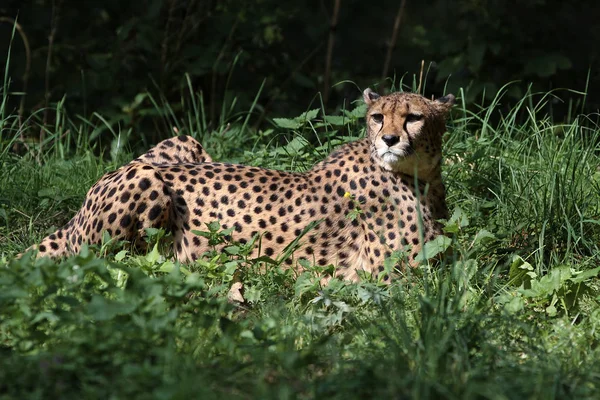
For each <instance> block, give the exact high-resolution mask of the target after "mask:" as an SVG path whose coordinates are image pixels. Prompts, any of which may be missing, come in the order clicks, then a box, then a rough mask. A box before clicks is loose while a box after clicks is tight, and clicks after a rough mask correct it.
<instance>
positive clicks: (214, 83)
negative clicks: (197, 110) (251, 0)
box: [210, 18, 240, 121]
mask: <svg viewBox="0 0 600 400" xmlns="http://www.w3.org/2000/svg"><path fill="white" fill-rule="evenodd" d="M239 22H240V19H239V18H237V19H236V20H235V22H234V23H233V25H232V26H231V30H230V31H229V36H227V39H226V40H225V43H223V47H221V51H220V52H219V55H218V56H217V59H216V60H215V63H214V64H213V68H212V83H211V90H210V120H211V121H214V119H215V113H216V109H215V108H216V99H215V97H217V71H216V70H217V66H218V65H219V63H220V62H221V59H222V58H223V57H224V56H225V49H226V48H227V46H228V45H229V42H231V38H232V37H233V34H234V32H235V31H236V29H237V26H238V23H239Z"/></svg>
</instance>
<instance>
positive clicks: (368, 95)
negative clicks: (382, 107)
mask: <svg viewBox="0 0 600 400" xmlns="http://www.w3.org/2000/svg"><path fill="white" fill-rule="evenodd" d="M380 97H381V96H380V95H379V94H377V93H376V92H374V91H372V90H371V88H366V89H365V91H364V92H363V100H364V101H365V103H367V105H368V106H370V105H371V104H373V103H375V101H376V100H377V99H379V98H380Z"/></svg>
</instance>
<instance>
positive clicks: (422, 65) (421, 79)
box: [417, 60, 425, 93]
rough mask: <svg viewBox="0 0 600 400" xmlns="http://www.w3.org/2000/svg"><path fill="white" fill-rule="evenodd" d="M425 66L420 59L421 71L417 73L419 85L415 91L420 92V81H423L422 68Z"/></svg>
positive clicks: (423, 61)
mask: <svg viewBox="0 0 600 400" xmlns="http://www.w3.org/2000/svg"><path fill="white" fill-rule="evenodd" d="M424 68H425V60H421V72H420V73H419V87H418V88H417V93H421V83H423V69H424Z"/></svg>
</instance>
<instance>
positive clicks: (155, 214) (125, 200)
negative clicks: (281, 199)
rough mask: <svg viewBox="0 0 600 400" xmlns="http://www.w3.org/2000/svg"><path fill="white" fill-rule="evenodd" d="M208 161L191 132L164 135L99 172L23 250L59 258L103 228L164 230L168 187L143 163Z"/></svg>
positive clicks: (118, 235)
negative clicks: (60, 222)
mask: <svg viewBox="0 0 600 400" xmlns="http://www.w3.org/2000/svg"><path fill="white" fill-rule="evenodd" d="M211 161H212V158H211V157H210V155H209V154H208V153H207V152H206V151H204V149H203V148H202V145H201V144H200V143H199V142H198V141H197V140H195V139H194V138H192V137H191V136H185V135H182V136H178V137H174V138H171V139H166V140H163V141H162V142H160V143H158V144H157V145H156V146H154V147H153V148H151V149H150V150H148V152H146V153H145V154H143V155H141V156H140V157H138V158H137V159H135V160H133V161H132V162H131V163H129V164H127V165H125V166H123V167H121V168H120V169H119V170H117V171H115V172H112V173H109V174H106V175H104V176H103V177H102V178H101V179H100V180H99V181H98V182H97V183H96V184H95V185H94V186H92V188H91V189H90V190H89V192H88V193H87V196H86V198H85V201H84V203H83V206H82V208H81V209H80V210H79V212H78V213H77V214H76V215H75V217H74V218H73V219H72V220H71V221H69V223H68V224H67V225H65V226H64V227H63V228H60V229H58V230H57V231H56V232H54V233H52V234H51V235H49V236H47V237H46V238H44V239H43V240H42V241H41V243H40V244H39V245H34V246H31V247H30V248H28V249H27V250H26V251H29V250H33V249H37V250H38V256H49V257H62V256H66V255H69V254H73V253H77V252H79V250H80V248H81V245H82V244H83V243H89V244H99V243H100V242H101V241H102V232H103V231H107V232H108V233H109V234H110V235H111V237H113V238H115V239H117V240H123V239H126V240H135V239H136V238H140V237H142V236H144V235H145V229H146V228H150V227H154V228H157V227H162V228H167V229H168V228H169V226H168V225H169V224H170V221H169V217H170V214H171V212H172V211H171V197H172V193H171V190H170V188H169V187H168V186H167V185H165V182H163V181H162V177H161V176H160V174H158V173H157V172H156V171H154V168H153V167H152V166H150V165H144V164H177V163H203V162H211ZM142 163H144V164H142ZM134 170H135V171H137V170H139V171H140V173H139V174H136V173H135V172H132V171H134ZM130 174H131V175H130ZM121 181H126V183H121ZM146 186H147V188H146ZM113 189H114V190H113ZM145 191H147V194H144V193H143V192H145ZM132 207H133V208H132ZM18 257H20V255H19V256H18Z"/></svg>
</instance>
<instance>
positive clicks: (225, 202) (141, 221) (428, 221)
mask: <svg viewBox="0 0 600 400" xmlns="http://www.w3.org/2000/svg"><path fill="white" fill-rule="evenodd" d="M363 99H364V101H365V103H366V104H367V113H366V117H365V118H366V137H365V138H364V139H360V140H357V141H355V142H352V143H348V144H345V145H343V146H341V147H339V148H338V149H337V150H336V151H334V152H333V153H332V154H330V155H329V157H327V158H326V159H325V160H324V161H322V162H320V163H318V164H316V165H315V166H314V167H313V168H312V169H311V170H309V171H307V172H305V173H296V172H286V171H279V170H269V169H263V168H258V167H252V166H245V165H236V164H230V163H220V162H212V160H211V158H210V156H209V155H208V154H207V153H206V152H205V151H204V150H203V148H202V146H201V145H200V144H199V143H198V142H197V141H195V140H194V139H193V138H191V137H189V136H179V137H177V138H172V139H167V140H165V141H163V142H161V143H160V144H159V145H158V146H156V147H155V148H153V149H151V150H150V151H148V153H146V154H145V155H143V156H141V157H139V158H137V159H135V160H133V161H132V162H130V163H129V164H127V165H125V166H123V167H121V168H120V169H118V170H117V171H115V172H111V173H108V174H107V175H105V176H104V177H102V178H101V179H100V180H99V181H98V182H97V183H96V184H95V185H94V186H93V187H92V188H91V189H90V191H89V192H88V193H87V196H86V199H85V201H84V203H83V206H82V208H81V209H80V210H79V212H78V213H77V214H76V215H75V217H73V219H72V220H71V221H70V222H69V223H67V224H66V226H64V227H63V228H61V229H58V230H57V231H56V232H55V233H53V234H51V235H50V236H48V237H47V238H45V239H44V240H43V241H42V242H41V243H40V245H39V246H37V249H38V256H52V257H58V256H64V255H68V254H73V253H78V252H79V250H80V249H81V246H82V244H83V243H88V244H94V243H99V242H100V241H101V238H102V233H103V232H105V231H106V232H108V233H109V234H110V235H111V237H113V238H117V239H125V240H129V241H132V242H136V241H140V239H141V238H142V237H143V235H144V232H145V229H146V228H151V227H154V228H164V229H165V230H167V231H170V232H171V233H172V235H173V241H174V244H173V246H174V252H175V255H176V257H177V259H178V260H179V261H181V262H194V261H195V260H197V259H198V258H200V257H202V255H203V253H205V252H206V251H208V250H209V249H210V247H209V245H208V240H207V239H206V238H204V237H202V236H199V235H197V234H195V233H194V231H198V230H205V229H206V224H208V223H210V222H213V221H219V222H220V224H221V226H222V228H223V229H227V228H233V230H232V233H231V237H232V239H233V240H236V241H238V242H240V243H247V242H248V241H250V240H252V239H253V238H255V237H256V236H257V235H259V237H260V246H255V249H254V250H253V251H254V253H253V256H256V257H258V256H261V255H266V256H269V257H272V256H274V255H277V254H281V252H282V251H283V249H284V248H285V247H286V246H287V245H288V244H290V243H291V242H292V241H293V240H294V239H296V238H297V237H299V236H301V235H302V233H303V230H304V229H305V228H306V227H307V226H309V224H316V225H315V226H314V227H313V228H312V229H311V230H308V231H307V232H305V235H304V236H303V237H302V238H301V240H300V246H299V247H298V248H297V249H296V250H295V251H294V253H293V254H292V255H291V256H290V257H289V258H288V259H287V260H285V264H286V265H287V267H290V268H297V269H298V270H299V271H301V270H302V265H301V264H305V262H309V263H312V264H313V265H319V266H328V265H333V266H335V273H334V275H335V276H338V277H340V278H343V279H348V280H354V281H356V280H359V278H360V274H361V273H360V272H359V271H364V272H366V273H368V274H372V275H374V276H379V275H381V276H380V278H382V279H383V280H385V281H389V280H390V276H389V274H387V273H384V271H385V269H384V260H385V259H386V258H387V257H389V256H390V255H391V253H392V252H393V251H405V252H406V253H407V262H406V264H408V265H410V266H414V265H416V264H417V262H416V260H415V258H416V255H417V254H418V253H419V251H420V250H421V248H422V245H423V243H424V242H427V241H430V240H433V239H434V238H435V237H436V236H437V235H439V234H441V225H440V223H439V221H438V220H439V219H444V218H447V214H448V210H447V206H446V200H445V188H444V184H443V182H442V176H441V162H442V135H443V134H444V132H445V131H446V119H447V116H448V114H449V111H450V109H451V107H452V105H453V104H454V100H455V98H454V96H453V95H447V96H445V97H442V98H439V99H437V100H429V99H427V98H425V97H423V96H421V95H418V94H413V93H403V92H396V93H391V94H389V95H385V96H380V95H379V94H377V93H376V92H374V91H372V90H371V89H366V90H365V91H364V92H363ZM302 261H303V262H302ZM401 267H404V265H402V266H401Z"/></svg>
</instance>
